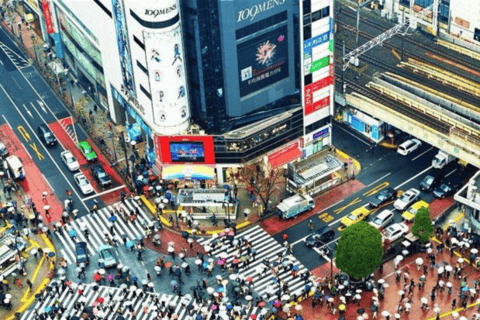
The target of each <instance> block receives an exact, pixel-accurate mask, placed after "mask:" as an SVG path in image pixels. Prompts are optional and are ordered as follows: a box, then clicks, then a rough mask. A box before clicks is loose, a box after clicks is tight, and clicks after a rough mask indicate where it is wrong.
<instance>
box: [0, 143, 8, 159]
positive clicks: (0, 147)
mask: <svg viewBox="0 0 480 320" xmlns="http://www.w3.org/2000/svg"><path fill="white" fill-rule="evenodd" d="M0 156H2V157H4V158H5V157H6V156H8V149H7V147H5V143H3V142H2V141H0Z"/></svg>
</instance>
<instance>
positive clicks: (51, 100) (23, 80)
mask: <svg viewBox="0 0 480 320" xmlns="http://www.w3.org/2000/svg"><path fill="white" fill-rule="evenodd" d="M0 106H1V107H0V108H1V110H2V117H0V123H1V124H4V123H8V124H9V125H10V126H11V127H12V129H13V130H14V132H15V133H16V134H17V136H18V137H19V139H20V140H21V141H22V143H23V145H24V146H25V149H26V150H27V152H28V153H29V154H30V155H31V157H32V158H33V160H34V162H35V164H36V165H37V166H38V168H39V169H40V171H41V172H42V173H43V175H44V176H45V178H46V179H47V180H48V182H49V184H50V185H51V187H52V188H53V189H54V192H55V194H56V195H57V196H58V197H59V198H60V200H62V201H63V200H65V198H66V193H65V191H66V190H67V189H68V190H71V191H73V200H74V205H75V208H77V209H79V216H81V215H84V214H86V213H87V210H88V208H87V204H86V201H81V200H82V199H85V198H86V197H85V196H84V195H83V194H82V193H81V191H80V189H79V188H78V187H77V186H76V184H75V183H74V180H73V174H74V173H72V172H70V171H69V170H68V169H67V167H66V166H65V165H64V164H63V162H62V161H61V160H60V153H61V152H62V151H64V150H65V149H64V147H63V146H62V145H61V144H60V143H58V144H57V145H56V146H53V147H48V148H46V147H45V146H43V144H42V143H41V142H40V140H39V139H38V136H37V127H38V126H39V125H40V124H49V123H53V122H56V121H58V120H59V119H62V118H65V117H68V116H70V114H69V112H68V111H67V109H66V107H65V105H64V104H63V102H62V101H60V100H59V99H58V98H57V97H56V95H55V93H54V92H53V91H52V89H51V88H50V87H49V86H48V84H47V83H46V82H45V81H44V79H43V78H42V77H41V76H40V74H39V73H38V72H37V70H36V69H35V68H34V67H33V66H31V65H30V64H29V63H28V60H27V59H26V58H25V57H24V56H23V55H22V53H21V52H20V50H19V49H18V48H17V47H16V46H15V45H14V44H13V43H12V41H11V40H10V39H9V37H8V36H7V35H6V33H5V31H4V30H3V29H0ZM75 126H76V132H77V136H78V139H79V141H81V140H84V139H86V138H87V135H86V133H85V132H84V131H83V129H82V128H81V127H80V126H78V125H75Z"/></svg>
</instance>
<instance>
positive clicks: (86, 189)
mask: <svg viewBox="0 0 480 320" xmlns="http://www.w3.org/2000/svg"><path fill="white" fill-rule="evenodd" d="M73 179H74V180H75V183H76V184H77V186H78V187H79V188H80V190H81V191H82V193H83V194H89V193H92V192H94V191H95V190H94V189H93V187H92V184H91V183H90V181H88V179H87V177H85V176H84V175H83V173H81V172H80V173H77V174H75V175H74V176H73Z"/></svg>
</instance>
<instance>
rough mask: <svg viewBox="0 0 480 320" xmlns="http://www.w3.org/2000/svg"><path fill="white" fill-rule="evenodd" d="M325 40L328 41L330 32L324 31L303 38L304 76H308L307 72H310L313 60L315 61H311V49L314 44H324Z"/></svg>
mask: <svg viewBox="0 0 480 320" xmlns="http://www.w3.org/2000/svg"><path fill="white" fill-rule="evenodd" d="M327 41H330V32H325V33H323V34H321V35H318V36H316V37H313V38H311V39H308V40H305V41H304V42H303V65H304V68H305V76H308V75H309V74H311V73H312V71H311V70H310V69H311V67H312V65H313V64H314V63H315V62H317V61H314V62H312V59H313V58H312V57H313V53H312V49H313V48H315V47H316V46H319V45H321V44H324V43H325V42H327Z"/></svg>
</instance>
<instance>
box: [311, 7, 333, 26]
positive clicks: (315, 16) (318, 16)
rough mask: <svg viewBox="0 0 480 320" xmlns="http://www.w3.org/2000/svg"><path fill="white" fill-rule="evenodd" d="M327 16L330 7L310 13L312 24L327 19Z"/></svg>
mask: <svg viewBox="0 0 480 320" xmlns="http://www.w3.org/2000/svg"><path fill="white" fill-rule="evenodd" d="M329 16H330V6H327V7H325V8H323V9H320V10H318V11H315V12H314V13H312V22H315V21H318V20H320V19H323V18H327V17H329Z"/></svg>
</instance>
